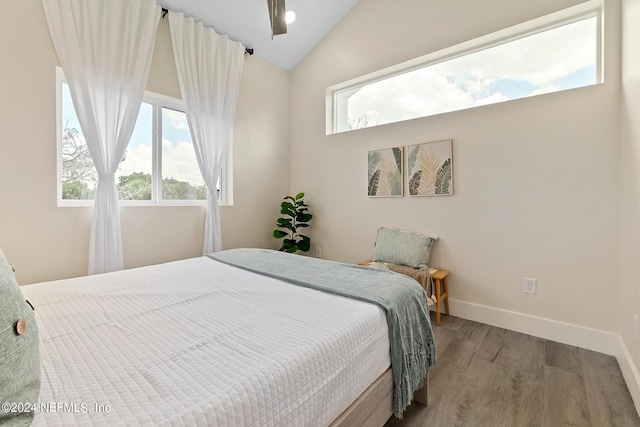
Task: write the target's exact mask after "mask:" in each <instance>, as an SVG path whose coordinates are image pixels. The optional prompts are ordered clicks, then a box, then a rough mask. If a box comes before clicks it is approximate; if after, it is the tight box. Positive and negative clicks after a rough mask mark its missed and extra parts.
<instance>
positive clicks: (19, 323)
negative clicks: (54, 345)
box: [0, 251, 40, 426]
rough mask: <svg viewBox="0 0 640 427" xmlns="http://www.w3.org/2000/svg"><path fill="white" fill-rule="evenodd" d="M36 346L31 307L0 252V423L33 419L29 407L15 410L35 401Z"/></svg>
mask: <svg viewBox="0 0 640 427" xmlns="http://www.w3.org/2000/svg"><path fill="white" fill-rule="evenodd" d="M39 345H40V344H39V340H38V327H37V326H36V318H35V315H34V313H33V309H32V308H31V306H30V305H29V303H27V302H26V301H25V299H24V297H23V296H22V292H21V291H20V288H19V287H18V282H16V277H15V274H14V273H13V268H12V267H11V265H9V263H8V262H7V259H6V258H5V256H4V254H3V253H2V251H0V403H2V408H0V425H5V424H8V425H10V426H28V425H30V424H31V421H32V420H33V416H34V413H33V412H30V411H29V410H30V409H31V408H29V407H27V412H17V411H18V410H23V409H24V404H27V403H32V404H35V403H37V402H38V395H39V394H40V348H39ZM7 404H8V405H7ZM18 404H19V405H18ZM7 409H8V411H7Z"/></svg>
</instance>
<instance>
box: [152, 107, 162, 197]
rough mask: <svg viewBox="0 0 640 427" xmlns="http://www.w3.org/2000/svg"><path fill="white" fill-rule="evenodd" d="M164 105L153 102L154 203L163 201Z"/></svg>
mask: <svg viewBox="0 0 640 427" xmlns="http://www.w3.org/2000/svg"><path fill="white" fill-rule="evenodd" d="M161 114H162V107H161V105H160V103H159V102H157V101H154V102H153V143H152V145H153V148H152V151H153V165H152V170H153V174H152V177H151V184H152V186H153V189H152V191H151V194H152V197H151V198H152V200H153V202H154V203H160V202H161V201H162V120H161Z"/></svg>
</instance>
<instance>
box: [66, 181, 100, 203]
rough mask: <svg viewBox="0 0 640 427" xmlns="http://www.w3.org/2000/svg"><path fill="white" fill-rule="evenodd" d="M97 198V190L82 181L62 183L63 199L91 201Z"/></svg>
mask: <svg viewBox="0 0 640 427" xmlns="http://www.w3.org/2000/svg"><path fill="white" fill-rule="evenodd" d="M94 196H95V189H94V188H90V187H89V186H88V185H87V184H86V183H84V182H81V181H67V182H63V183H62V199H63V200H67V199H73V200H90V199H93V198H94Z"/></svg>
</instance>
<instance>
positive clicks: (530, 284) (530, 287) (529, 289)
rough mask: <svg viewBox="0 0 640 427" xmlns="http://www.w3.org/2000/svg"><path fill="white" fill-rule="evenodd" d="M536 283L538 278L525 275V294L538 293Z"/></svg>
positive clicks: (523, 289) (523, 284) (523, 286)
mask: <svg viewBox="0 0 640 427" xmlns="http://www.w3.org/2000/svg"><path fill="white" fill-rule="evenodd" d="M536 284H537V280H536V279H532V278H531V277H525V278H524V280H523V281H522V292H524V293H525V294H532V295H535V294H536Z"/></svg>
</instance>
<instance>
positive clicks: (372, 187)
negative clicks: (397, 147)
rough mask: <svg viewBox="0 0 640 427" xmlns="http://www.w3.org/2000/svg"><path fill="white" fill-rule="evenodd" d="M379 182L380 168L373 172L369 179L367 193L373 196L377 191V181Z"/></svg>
mask: <svg viewBox="0 0 640 427" xmlns="http://www.w3.org/2000/svg"><path fill="white" fill-rule="evenodd" d="M379 182H380V170H379V169H378V170H377V171H375V172H374V174H373V176H372V177H371V178H370V179H369V193H368V194H369V195H370V196H375V195H376V193H377V192H378V183H379Z"/></svg>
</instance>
